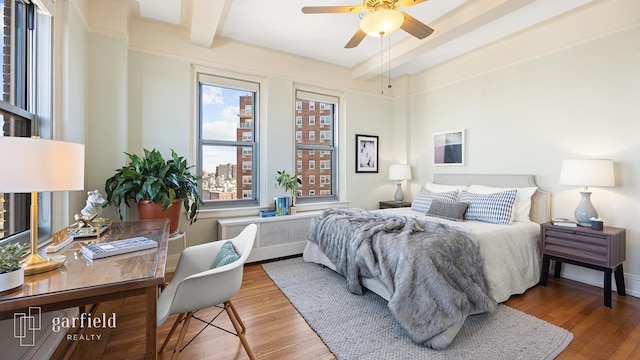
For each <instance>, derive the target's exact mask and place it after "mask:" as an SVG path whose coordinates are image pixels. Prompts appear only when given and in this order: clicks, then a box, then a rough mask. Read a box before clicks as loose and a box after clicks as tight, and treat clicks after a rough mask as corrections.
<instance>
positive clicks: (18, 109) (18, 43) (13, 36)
mask: <svg viewBox="0 0 640 360" xmlns="http://www.w3.org/2000/svg"><path fill="white" fill-rule="evenodd" d="M0 3H1V5H2V10H3V12H2V15H3V19H2V20H3V36H4V40H3V42H2V45H1V46H2V54H3V55H2V60H1V61H2V98H1V99H0V124H1V125H2V136H19V137H29V136H33V135H38V136H40V137H42V138H44V139H51V138H52V134H53V127H52V126H51V124H52V121H51V118H52V116H53V114H52V112H51V106H50V104H51V103H52V101H53V99H52V98H53V96H52V93H51V83H52V73H51V68H52V67H51V66H52V47H51V39H52V37H53V36H52V23H53V19H52V17H51V16H50V15H48V10H53V9H43V10H47V12H46V13H45V12H44V11H42V10H41V9H39V8H38V6H37V5H35V4H34V3H33V2H31V1H23V0H4V1H1V2H0ZM36 69H37V71H36ZM36 93H37V95H38V96H37V97H36ZM36 118H39V119H41V120H40V121H39V122H38V123H36V122H35V119H36ZM0 155H1V156H10V155H9V154H0ZM38 197H39V206H38V212H39V216H40V220H39V221H38V227H39V228H38V234H39V237H40V239H41V240H46V239H47V238H48V237H49V235H50V234H51V229H50V228H51V215H50V213H51V210H50V209H51V193H39V194H38ZM30 206H31V194H0V245H4V244H6V243H8V242H16V241H19V242H24V243H27V244H28V243H29V235H30V231H29V228H30Z"/></svg>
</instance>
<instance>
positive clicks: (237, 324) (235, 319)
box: [224, 300, 256, 360]
mask: <svg viewBox="0 0 640 360" xmlns="http://www.w3.org/2000/svg"><path fill="white" fill-rule="evenodd" d="M224 309H225V310H227V314H229V319H230V320H231V323H232V324H233V327H234V328H235V329H236V333H238V337H239V338H240V342H242V346H243V347H244V350H245V351H246V352H247V355H249V359H251V360H255V358H256V355H255V354H254V353H253V350H251V347H250V346H249V343H248V342H247V338H246V337H245V336H244V333H245V332H246V330H247V328H246V327H245V326H244V323H243V322H242V319H240V316H238V312H237V311H236V308H235V307H234V306H233V304H232V303H231V300H229V301H226V302H225V303H224Z"/></svg>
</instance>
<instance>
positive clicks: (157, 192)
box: [105, 149, 203, 224]
mask: <svg viewBox="0 0 640 360" xmlns="http://www.w3.org/2000/svg"><path fill="white" fill-rule="evenodd" d="M125 154H126V155H127V156H128V157H129V160H130V162H129V164H127V165H125V166H123V167H121V168H120V169H117V170H116V173H115V174H114V175H113V176H112V177H110V178H108V179H107V180H106V182H105V192H106V194H107V204H113V205H114V206H115V207H116V211H117V213H118V215H119V216H120V220H122V213H121V211H120V204H122V203H124V204H126V205H127V207H129V202H134V203H137V202H138V201H140V200H149V201H150V202H151V203H153V204H162V210H163V211H164V210H166V209H167V208H168V207H169V206H170V205H171V203H172V202H173V200H175V199H183V202H182V204H183V206H184V209H185V211H186V212H187V216H188V218H189V223H190V224H192V223H194V222H195V221H196V220H197V218H198V213H199V211H200V205H202V204H203V202H202V198H201V197H200V192H199V190H198V180H200V177H199V176H196V175H195V174H193V173H192V172H191V168H192V167H193V166H189V165H187V161H186V160H185V159H184V158H183V157H181V156H178V155H177V154H176V152H175V151H173V150H171V159H168V160H165V159H164V158H163V157H162V154H161V153H160V151H158V150H156V149H153V150H151V151H149V150H147V149H144V157H140V156H138V155H135V154H128V153H125Z"/></svg>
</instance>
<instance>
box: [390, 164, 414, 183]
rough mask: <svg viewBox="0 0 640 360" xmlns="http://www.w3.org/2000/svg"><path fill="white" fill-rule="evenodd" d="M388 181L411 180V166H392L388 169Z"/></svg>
mask: <svg viewBox="0 0 640 360" xmlns="http://www.w3.org/2000/svg"><path fill="white" fill-rule="evenodd" d="M389 180H394V181H402V180H411V166H409V165H405V164H393V165H391V166H390V167H389Z"/></svg>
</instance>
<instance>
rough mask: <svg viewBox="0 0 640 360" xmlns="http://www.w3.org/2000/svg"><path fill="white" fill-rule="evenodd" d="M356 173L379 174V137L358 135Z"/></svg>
mask: <svg viewBox="0 0 640 360" xmlns="http://www.w3.org/2000/svg"><path fill="white" fill-rule="evenodd" d="M356 172H357V173H377V172H378V137H377V136H374V135H358V134H356Z"/></svg>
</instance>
